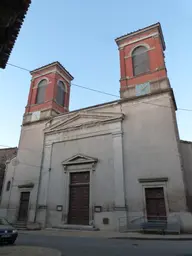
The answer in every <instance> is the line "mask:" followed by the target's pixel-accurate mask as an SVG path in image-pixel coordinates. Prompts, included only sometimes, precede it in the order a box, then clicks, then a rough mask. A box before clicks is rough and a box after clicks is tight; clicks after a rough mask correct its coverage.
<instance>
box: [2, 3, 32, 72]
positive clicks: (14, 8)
mask: <svg viewBox="0 0 192 256" xmlns="http://www.w3.org/2000/svg"><path fill="white" fill-rule="evenodd" d="M30 4H31V0H1V1H0V68H5V67H6V64H7V62H8V59H9V56H10V54H11V51H12V49H13V46H14V44H15V41H16V39H17V37H18V34H19V31H20V29H21V26H22V24H23V21H24V19H25V15H26V13H27V10H28V8H29V6H30Z"/></svg>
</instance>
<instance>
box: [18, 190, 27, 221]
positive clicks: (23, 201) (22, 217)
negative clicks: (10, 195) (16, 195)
mask: <svg viewBox="0 0 192 256" xmlns="http://www.w3.org/2000/svg"><path fill="white" fill-rule="evenodd" d="M29 197H30V192H21V196H20V206H19V215H18V220H19V221H27V217H28V207H29Z"/></svg>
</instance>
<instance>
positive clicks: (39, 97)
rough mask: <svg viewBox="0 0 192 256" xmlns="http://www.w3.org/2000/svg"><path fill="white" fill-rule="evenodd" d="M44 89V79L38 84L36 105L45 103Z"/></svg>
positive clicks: (45, 83) (45, 86) (45, 84)
mask: <svg viewBox="0 0 192 256" xmlns="http://www.w3.org/2000/svg"><path fill="white" fill-rule="evenodd" d="M46 88H47V81H46V80H45V79H44V80H42V81H41V82H40V83H39V84H38V89H37V98H36V104H41V103H43V102H44V101H45V92H46Z"/></svg>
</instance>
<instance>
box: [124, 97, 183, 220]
mask: <svg viewBox="0 0 192 256" xmlns="http://www.w3.org/2000/svg"><path fill="white" fill-rule="evenodd" d="M171 100H172V99H171V98H170V96H169V95H168V94H162V95H160V96H154V97H151V98H150V101H149V102H148V103H150V104H144V103H141V104H139V102H138V104H137V105H135V106H134V105H133V104H125V105H123V108H122V109H123V111H124V112H125V113H127V115H126V117H125V120H124V123H123V135H124V151H123V152H124V168H125V183H126V196H127V203H128V211H129V215H130V218H136V217H138V216H140V215H144V214H146V206H145V200H144V194H143V192H144V191H143V187H144V186H156V185H161V186H163V187H164V189H165V194H166V197H167V198H166V200H167V214H168V216H169V215H170V214H175V213H179V212H185V211H186V203H185V189H184V183H183V176H182V170H181V162H180V154H179V150H178V144H177V137H176V133H175V127H174V126H175V123H174V116H173V115H174V111H172V109H171V107H172V104H171ZM153 104H154V105H153ZM158 105H161V106H167V107H159V106H158ZM161 177H166V178H168V181H167V182H166V183H162V184H155V183H147V184H141V183H140V182H139V179H147V178H153V179H155V178H161ZM181 217H182V216H181ZM182 221H183V225H185V223H184V222H185V220H182Z"/></svg>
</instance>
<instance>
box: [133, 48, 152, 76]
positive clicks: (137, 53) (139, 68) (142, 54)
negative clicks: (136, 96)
mask: <svg viewBox="0 0 192 256" xmlns="http://www.w3.org/2000/svg"><path fill="white" fill-rule="evenodd" d="M132 62H133V74H134V76H136V75H139V74H143V73H145V72H148V71H149V56H148V51H147V48H146V47H144V46H138V47H137V48H135V50H134V51H133V52H132Z"/></svg>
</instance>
